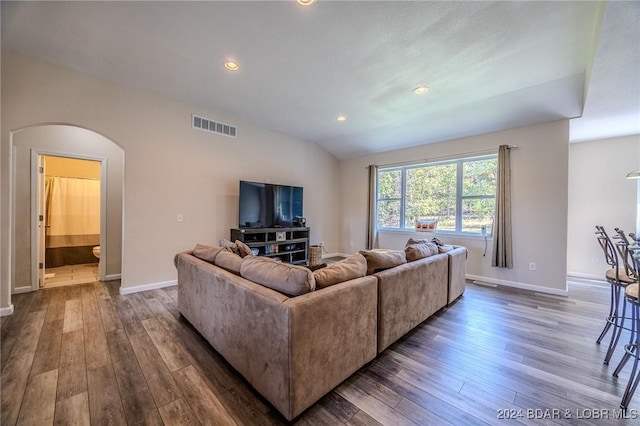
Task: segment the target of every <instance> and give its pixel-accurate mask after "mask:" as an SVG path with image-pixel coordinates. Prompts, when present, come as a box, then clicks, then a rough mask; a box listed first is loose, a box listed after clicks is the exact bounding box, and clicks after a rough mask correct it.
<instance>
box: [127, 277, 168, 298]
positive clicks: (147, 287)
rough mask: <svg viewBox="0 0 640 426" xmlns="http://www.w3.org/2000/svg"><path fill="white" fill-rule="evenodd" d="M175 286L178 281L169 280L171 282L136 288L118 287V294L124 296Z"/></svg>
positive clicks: (137, 286)
mask: <svg viewBox="0 0 640 426" xmlns="http://www.w3.org/2000/svg"><path fill="white" fill-rule="evenodd" d="M177 284H178V280H171V281H163V282H159V283H150V284H143V285H136V286H132V287H120V294H123V295H125V294H132V293H139V292H141V291H148V290H155V289H157V288H164V287H171V286H172V285H177Z"/></svg>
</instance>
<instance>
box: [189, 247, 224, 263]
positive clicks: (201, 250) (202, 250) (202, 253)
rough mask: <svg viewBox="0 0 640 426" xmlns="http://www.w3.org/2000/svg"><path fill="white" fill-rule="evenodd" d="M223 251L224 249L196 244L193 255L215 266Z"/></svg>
mask: <svg viewBox="0 0 640 426" xmlns="http://www.w3.org/2000/svg"><path fill="white" fill-rule="evenodd" d="M222 250H223V248H222V247H213V246H208V245H205V244H196V246H195V247H194V248H193V255H194V256H195V257H197V258H198V259H202V260H204V261H205V262H209V263H212V264H215V263H214V262H215V259H216V256H217V255H218V253H220V252H221V251H222Z"/></svg>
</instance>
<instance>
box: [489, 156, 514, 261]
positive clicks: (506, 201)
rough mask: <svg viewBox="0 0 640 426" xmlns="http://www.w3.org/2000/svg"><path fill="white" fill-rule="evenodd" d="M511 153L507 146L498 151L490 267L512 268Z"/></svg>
mask: <svg viewBox="0 0 640 426" xmlns="http://www.w3.org/2000/svg"><path fill="white" fill-rule="evenodd" d="M510 156H511V153H510V150H509V146H508V145H500V147H499V149H498V184H497V188H496V216H495V218H494V221H493V256H492V258H491V266H494V267H497V268H508V269H512V268H513V250H512V245H511V158H510Z"/></svg>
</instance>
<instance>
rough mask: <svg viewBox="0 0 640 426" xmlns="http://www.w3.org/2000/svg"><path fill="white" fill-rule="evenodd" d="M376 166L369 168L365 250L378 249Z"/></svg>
mask: <svg viewBox="0 0 640 426" xmlns="http://www.w3.org/2000/svg"><path fill="white" fill-rule="evenodd" d="M377 179H378V166H374V165H371V166H369V215H368V219H367V249H368V250H372V249H374V248H378V230H377V220H376V196H377V192H378V186H377Z"/></svg>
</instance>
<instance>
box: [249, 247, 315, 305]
mask: <svg viewBox="0 0 640 426" xmlns="http://www.w3.org/2000/svg"><path fill="white" fill-rule="evenodd" d="M240 275H241V276H242V277H244V278H246V279H248V280H250V281H253V282H255V283H257V284H260V285H263V286H265V287H269V288H271V289H273V290H276V291H279V292H280V293H283V294H286V295H288V296H299V295H301V294H305V293H309V292H310V291H314V290H315V289H316V280H315V278H314V276H313V272H311V270H309V269H308V268H305V267H304V266H298V265H291V264H289V263H282V262H278V261H276V260H274V259H271V258H268V257H263V256H247V257H245V258H244V260H243V261H242V265H241V267H240Z"/></svg>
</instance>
